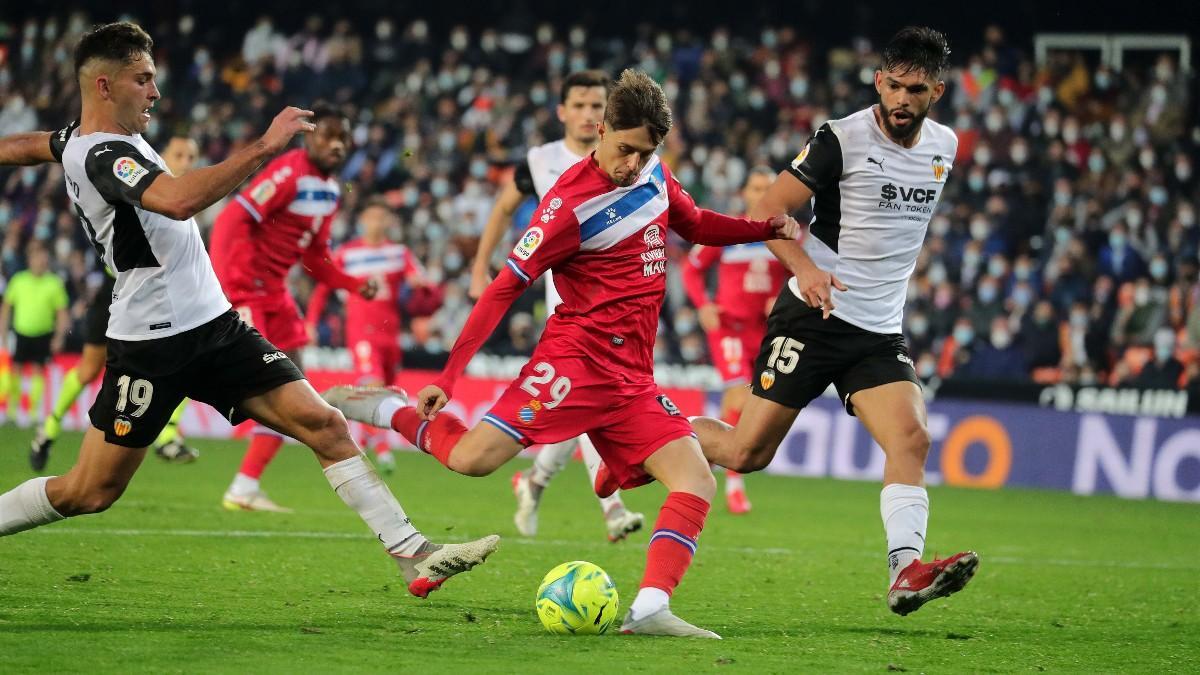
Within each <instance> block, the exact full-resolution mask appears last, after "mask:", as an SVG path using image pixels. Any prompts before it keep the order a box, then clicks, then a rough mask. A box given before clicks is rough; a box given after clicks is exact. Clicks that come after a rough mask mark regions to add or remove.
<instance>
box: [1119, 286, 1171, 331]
mask: <svg viewBox="0 0 1200 675" xmlns="http://www.w3.org/2000/svg"><path fill="white" fill-rule="evenodd" d="M1166 318H1167V308H1166V305H1165V304H1164V303H1163V302H1161V301H1159V300H1157V299H1155V298H1154V294H1153V293H1152V292H1151V289H1150V280H1149V279H1146V278H1144V277H1143V278H1141V279H1138V280H1137V282H1135V283H1133V284H1125V285H1124V286H1122V287H1121V292H1120V297H1119V298H1118V301H1117V315H1116V318H1115V319H1114V320H1113V328H1112V343H1113V345H1114V346H1116V347H1118V348H1123V347H1127V346H1131V345H1133V346H1137V345H1149V344H1152V343H1153V342H1154V333H1155V331H1157V330H1158V329H1159V327H1161V326H1162V325H1163V324H1164V322H1165V321H1166Z"/></svg>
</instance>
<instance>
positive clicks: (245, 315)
mask: <svg viewBox="0 0 1200 675" xmlns="http://www.w3.org/2000/svg"><path fill="white" fill-rule="evenodd" d="M233 308H234V309H235V310H237V313H238V316H240V317H241V318H242V321H245V322H246V323H248V324H250V325H251V326H252V327H253V328H255V329H256V330H258V332H259V333H260V334H262V336H263V337H264V338H266V339H267V342H270V343H271V344H273V345H275V346H276V347H278V348H279V349H281V350H283V351H285V352H290V351H293V350H296V349H300V348H301V347H303V346H305V345H307V344H308V332H307V331H305V330H304V320H303V319H301V318H300V310H299V309H298V308H297V307H296V301H295V300H293V299H292V296H291V295H290V294H288V293H283V294H280V295H275V296H264V297H261V298H250V299H248V300H242V301H240V302H233Z"/></svg>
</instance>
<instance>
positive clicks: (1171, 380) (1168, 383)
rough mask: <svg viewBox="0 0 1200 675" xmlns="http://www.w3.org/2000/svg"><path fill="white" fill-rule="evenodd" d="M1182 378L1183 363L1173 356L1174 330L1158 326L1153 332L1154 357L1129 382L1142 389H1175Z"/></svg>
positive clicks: (1180, 383) (1179, 384)
mask: <svg viewBox="0 0 1200 675" xmlns="http://www.w3.org/2000/svg"><path fill="white" fill-rule="evenodd" d="M1182 379H1183V364H1182V363H1180V361H1179V359H1177V358H1175V331H1173V330H1171V329H1170V328H1159V329H1158V330H1157V331H1155V333H1154V358H1153V359H1151V360H1150V361H1148V362H1147V363H1146V365H1144V366H1142V370H1141V372H1140V373H1138V374H1137V376H1136V377H1134V378H1133V379H1132V380H1130V381H1129V384H1130V385H1132V386H1135V387H1139V388H1142V389H1176V388H1178V387H1179V386H1181V385H1182V384H1183V382H1182Z"/></svg>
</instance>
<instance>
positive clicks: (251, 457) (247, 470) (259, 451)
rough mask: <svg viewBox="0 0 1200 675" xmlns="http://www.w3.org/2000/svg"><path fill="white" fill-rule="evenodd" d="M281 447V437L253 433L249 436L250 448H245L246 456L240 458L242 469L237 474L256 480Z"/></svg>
mask: <svg viewBox="0 0 1200 675" xmlns="http://www.w3.org/2000/svg"><path fill="white" fill-rule="evenodd" d="M281 445H283V437H281V436H276V435H274V434H259V433H255V434H253V435H252V436H250V447H248V448H246V456H245V457H243V458H242V468H240V469H238V472H239V473H241V474H242V475H244V476H248V477H250V478H254V479H258V478H261V477H262V475H263V471H264V470H266V468H267V465H268V464H270V463H271V460H272V459H274V458H275V453H277V452H279V447H280V446H281Z"/></svg>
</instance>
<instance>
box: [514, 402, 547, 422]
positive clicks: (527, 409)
mask: <svg viewBox="0 0 1200 675" xmlns="http://www.w3.org/2000/svg"><path fill="white" fill-rule="evenodd" d="M541 409H542V402H541V401H539V400H537V399H536V398H531V399H529V403H528V404H526V405H523V406H521V409H520V410H518V411H517V418H518V419H520V420H521V423H522V424H533V420H534V419H536V418H537V414H538V411H539V410H541Z"/></svg>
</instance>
